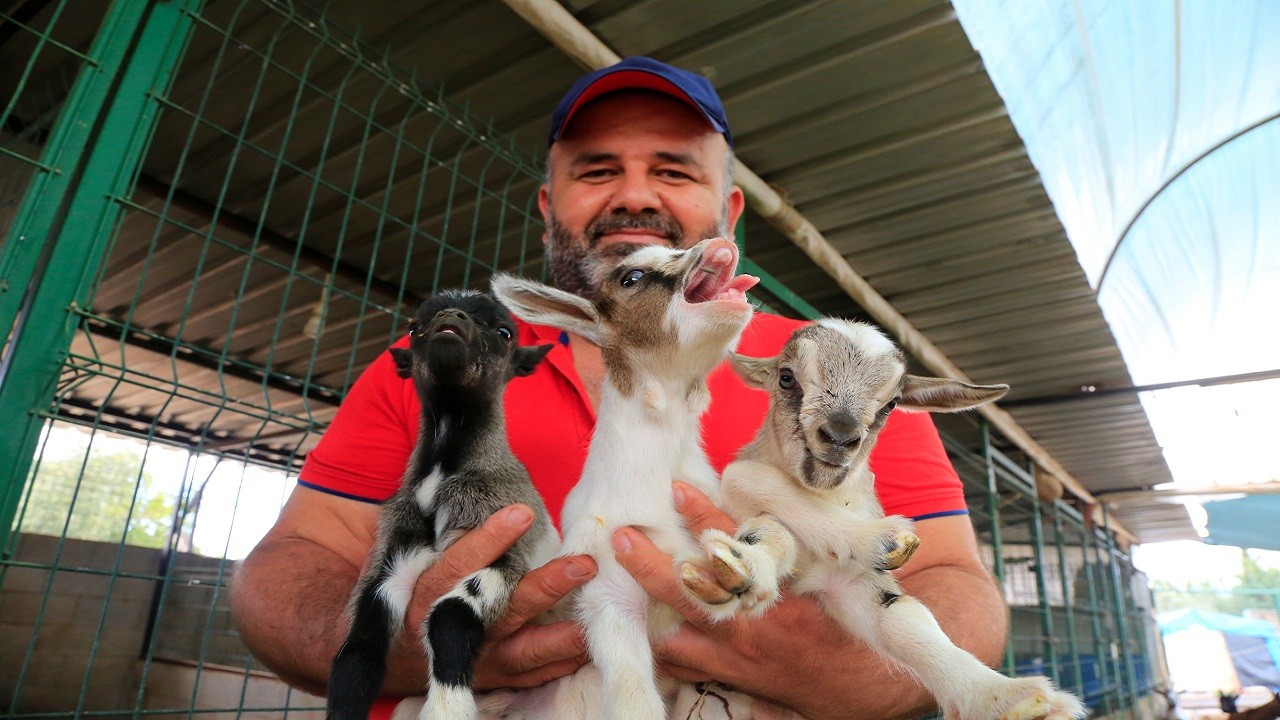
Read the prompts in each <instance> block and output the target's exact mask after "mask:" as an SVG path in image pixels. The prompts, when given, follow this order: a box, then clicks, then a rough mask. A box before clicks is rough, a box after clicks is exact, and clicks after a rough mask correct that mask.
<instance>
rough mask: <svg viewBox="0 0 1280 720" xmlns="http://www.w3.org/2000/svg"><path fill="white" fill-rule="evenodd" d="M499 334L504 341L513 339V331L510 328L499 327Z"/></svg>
mask: <svg viewBox="0 0 1280 720" xmlns="http://www.w3.org/2000/svg"><path fill="white" fill-rule="evenodd" d="M497 332H498V337H500V338H502V339H503V340H510V339H511V329H510V328H505V327H499V328H498V331H497Z"/></svg>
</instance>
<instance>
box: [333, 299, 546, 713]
mask: <svg viewBox="0 0 1280 720" xmlns="http://www.w3.org/2000/svg"><path fill="white" fill-rule="evenodd" d="M409 336H410V341H409V348H408V349H400V348H392V349H391V354H392V356H393V357H394V360H395V364H396V371H397V372H398V373H399V374H400V376H401V377H403V378H406V379H412V380H413V383H414V385H415V386H416V387H417V390H418V396H419V398H421V400H422V418H421V422H420V425H419V430H418V440H417V443H416V444H415V445H414V448H413V454H412V455H411V457H410V459H409V465H408V468H407V469H406V471H405V476H404V483H403V484H402V485H401V487H400V490H399V491H398V492H397V493H396V494H395V495H394V496H392V498H391V499H390V500H388V501H387V504H386V505H385V506H383V508H382V514H381V516H380V520H379V526H378V535H377V542H376V543H375V545H374V548H373V552H372V555H371V557H370V560H369V566H368V568H367V569H366V570H365V571H364V573H363V574H362V575H361V576H360V581H359V583H358V584H357V585H356V587H355V590H354V592H353V593H352V595H351V603H350V606H349V610H348V611H349V614H350V617H351V629H350V631H349V632H348V634H347V639H346V642H345V643H344V644H343V645H342V649H341V650H339V651H338V655H337V657H335V658H334V660H333V667H332V669H331V671H330V675H329V698H328V701H329V702H328V715H327V717H328V718H329V720H365V719H366V718H367V717H368V716H369V708H370V706H371V705H372V703H373V701H374V698H375V697H376V696H377V694H378V690H379V688H380V686H381V685H382V680H383V677H384V676H385V674H386V655H387V651H388V650H389V649H390V647H391V643H392V642H393V641H394V639H395V637H396V635H398V634H399V632H400V629H401V627H402V625H403V623H404V615H405V609H406V608H407V607H408V605H409V600H410V598H411V597H412V595H413V588H414V584H415V583H416V582H417V580H418V576H419V575H421V574H422V572H423V571H424V570H426V569H427V568H428V567H430V566H431V564H432V563H434V562H435V561H436V559H437V558H439V557H440V553H442V552H443V551H444V550H445V548H447V547H448V546H449V545H450V544H451V543H453V542H454V541H455V540H457V539H458V538H459V537H460V536H462V535H463V534H464V533H465V532H466V531H468V530H471V529H472V528H475V527H477V526H478V525H480V524H481V523H483V522H484V521H485V520H486V519H487V518H488V517H489V516H490V515H492V514H493V513H494V512H496V511H497V510H499V509H501V508H503V507H505V506H507V505H511V504H513V503H524V504H525V505H527V506H529V507H530V508H531V509H532V510H533V512H534V521H533V526H532V527H531V528H530V529H529V531H528V532H527V533H525V534H524V536H523V537H521V538H520V540H518V541H517V542H516V544H515V545H514V546H513V547H512V548H511V549H510V550H508V551H507V552H506V553H505V554H504V555H503V556H502V557H500V558H498V560H497V561H496V562H494V563H493V565H491V566H489V567H488V568H485V569H483V570H480V571H479V572H476V573H474V574H472V575H471V576H470V577H468V578H467V579H466V580H464V581H463V582H461V583H459V585H458V586H457V587H455V588H454V589H453V590H451V591H450V592H449V593H447V594H445V595H444V596H443V597H441V598H440V599H439V600H437V601H436V603H435V605H434V606H433V607H432V608H431V613H430V615H429V616H428V617H427V619H426V621H425V622H424V623H423V627H422V628H421V629H420V632H421V638H422V645H423V647H424V648H426V649H427V651H428V655H429V658H430V661H431V680H430V685H429V687H428V691H427V702H426V705H425V706H424V707H423V710H422V715H421V717H422V718H424V719H425V718H427V717H430V718H433V719H434V720H463V719H464V718H467V719H469V718H474V717H475V716H476V714H477V710H476V703H475V698H474V696H473V694H472V691H471V687H470V685H471V678H472V667H473V665H474V663H475V660H476V655H477V653H479V651H480V646H481V644H482V643H483V641H484V635H485V631H486V629H487V628H488V627H490V626H491V625H492V623H493V622H494V621H495V620H497V619H498V618H499V617H501V616H502V614H503V612H504V611H505V609H506V606H507V601H508V600H509V599H510V597H511V592H512V590H513V589H514V588H515V586H516V583H517V582H519V580H520V578H521V577H522V576H523V575H524V573H525V572H526V571H528V570H529V569H531V568H534V567H537V566H539V565H541V564H543V563H545V562H546V561H547V560H549V559H551V558H552V557H553V556H554V555H555V552H556V550H557V548H558V546H559V542H558V538H557V537H556V532H555V529H554V528H553V527H552V525H551V520H550V519H549V517H548V515H547V511H546V508H545V507H544V506H543V504H542V499H541V497H539V495H538V493H537V491H536V490H534V487H533V484H532V483H531V482H530V480H529V474H528V472H526V470H525V468H524V466H523V465H521V464H520V461H519V460H517V459H516V457H515V455H513V454H512V452H511V448H510V447H509V446H508V445H507V431H506V424H505V421H504V419H503V411H502V394H503V389H504V388H505V387H506V384H507V381H508V380H510V379H511V378H512V377H514V376H516V375H528V374H529V373H531V372H533V369H534V367H535V366H536V365H537V364H538V362H539V361H541V360H542V358H543V357H544V356H546V354H547V352H548V351H549V350H550V349H551V346H550V345H540V346H536V347H521V346H520V345H518V344H517V343H516V340H515V325H514V324H513V322H512V319H511V314H510V313H508V312H507V311H506V310H505V309H504V308H503V307H502V306H501V305H499V304H498V303H497V302H495V301H494V299H493V298H492V297H490V296H488V295H483V294H481V293H476V292H459V291H445V292H443V293H440V294H438V295H435V296H433V297H431V298H430V299H428V300H427V301H426V302H424V303H423V304H422V307H420V308H419V309H418V311H417V313H416V314H415V315H414V320H413V323H412V324H410V326H409Z"/></svg>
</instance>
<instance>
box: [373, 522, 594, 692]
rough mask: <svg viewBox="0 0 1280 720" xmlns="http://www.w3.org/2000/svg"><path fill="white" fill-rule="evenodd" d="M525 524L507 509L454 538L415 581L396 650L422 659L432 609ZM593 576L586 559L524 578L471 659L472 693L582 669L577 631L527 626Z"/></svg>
mask: <svg viewBox="0 0 1280 720" xmlns="http://www.w3.org/2000/svg"><path fill="white" fill-rule="evenodd" d="M532 524H533V513H532V512H531V511H530V510H529V508H527V507H525V506H523V505H512V506H510V507H507V508H504V509H502V510H499V511H498V512H496V513H494V514H493V516H492V517H490V518H489V519H488V520H486V521H485V522H484V524H483V525H481V526H480V527H478V528H476V529H474V530H472V531H470V532H468V533H467V534H466V535H463V536H462V537H460V538H458V540H457V541H456V542H454V543H453V544H452V545H450V546H449V547H448V548H447V549H446V550H445V551H444V552H443V553H441V555H440V557H439V559H437V560H436V562H435V563H433V564H432V565H431V567H429V568H427V569H426V571H424V572H423V573H422V575H420V576H419V577H418V583H417V585H416V586H415V588H414V592H413V600H412V602H410V604H409V608H408V610H407V611H406V613H405V630H404V632H403V633H402V635H401V640H400V643H399V644H400V645H407V646H409V647H408V649H411V650H412V651H414V652H416V653H417V654H418V656H419V657H423V658H425V651H424V650H423V648H422V645H421V643H420V641H419V638H418V634H419V633H418V629H419V628H421V627H422V622H423V621H424V620H425V618H426V617H427V615H428V614H429V613H430V612H431V606H432V605H434V604H435V602H436V600H438V599H439V598H440V597H441V596H443V595H444V594H445V593H448V592H449V591H450V590H452V589H453V588H455V587H457V585H458V583H460V582H462V581H463V580H466V579H467V577H468V576H470V575H471V574H472V573H474V572H476V571H478V570H482V569H484V568H486V567H488V566H490V565H492V564H493V563H494V561H496V560H497V559H498V558H499V557H501V556H502V554H503V553H505V552H506V551H507V550H509V549H510V548H511V546H512V545H514V544H515V542H516V541H517V540H519V539H520V537H521V536H522V535H524V534H525V532H527V531H528V530H529V527H530V526H531V525H532ZM595 572H596V565H595V561H594V560H592V559H591V558H590V557H587V556H573V557H562V558H555V559H553V560H552V561H551V562H549V563H547V564H546V565H544V566H542V567H540V568H535V569H533V570H531V571H530V572H529V573H527V574H526V575H525V576H524V578H522V579H521V581H520V583H519V584H518V585H517V586H516V589H515V592H514V593H512V596H511V601H510V604H509V606H508V608H507V612H506V614H505V615H504V616H503V617H502V618H501V619H500V620H499V621H498V623H497V625H495V626H494V627H493V629H492V630H491V631H490V632H489V634H488V639H487V640H486V642H485V646H484V648H483V649H482V650H481V652H480V657H478V658H477V659H476V666H475V686H476V688H477V689H481V690H492V689H495V688H501V687H517V688H528V687H537V686H538V685H541V684H543V683H546V682H549V681H551V680H554V679H556V678H559V677H563V676H565V675H568V674H570V673H572V672H574V671H575V670H577V669H578V668H579V667H581V666H582V665H583V663H585V662H586V645H585V642H584V640H583V637H582V631H581V628H580V627H579V626H578V625H577V624H576V623H572V622H557V623H552V624H550V625H531V624H529V622H530V621H531V620H533V619H535V618H537V617H538V616H539V615H541V614H542V613H544V612H546V611H547V610H550V609H551V607H552V606H553V605H555V604H556V602H558V601H559V600H560V599H561V598H563V597H564V596H565V595H568V594H569V593H570V592H572V591H573V590H574V589H575V588H577V587H578V586H579V585H581V584H583V583H585V582H586V581H587V580H589V579H590V578H591V577H592V576H593V575H595ZM422 668H423V672H422V674H421V675H420V677H421V678H422V682H425V680H426V677H427V676H426V671H427V666H426V662H425V660H424V661H423V662H422ZM387 689H388V690H390V689H391V688H387ZM418 692H421V690H420V689H419V690H418Z"/></svg>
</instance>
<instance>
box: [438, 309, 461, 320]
mask: <svg viewBox="0 0 1280 720" xmlns="http://www.w3.org/2000/svg"><path fill="white" fill-rule="evenodd" d="M436 317H437V318H446V317H455V318H458V319H459V320H466V319H467V314H466V313H465V312H463V311H462V310H459V309H457V308H445V309H443V310H441V311H440V312H438V313H436Z"/></svg>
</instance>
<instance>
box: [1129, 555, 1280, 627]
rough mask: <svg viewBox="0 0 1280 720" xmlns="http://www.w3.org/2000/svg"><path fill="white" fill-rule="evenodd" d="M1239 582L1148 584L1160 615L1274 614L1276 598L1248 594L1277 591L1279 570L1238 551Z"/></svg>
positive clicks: (1160, 581) (1270, 595)
mask: <svg viewBox="0 0 1280 720" xmlns="http://www.w3.org/2000/svg"><path fill="white" fill-rule="evenodd" d="M1240 555H1241V557H1240V565H1241V570H1240V575H1239V581H1238V582H1236V583H1233V584H1232V585H1231V586H1230V587H1223V586H1222V585H1219V584H1214V583H1211V582H1209V581H1202V582H1198V583H1189V584H1188V585H1186V586H1178V585H1175V584H1173V583H1171V582H1168V581H1166V580H1156V581H1155V582H1153V583H1151V590H1152V591H1153V592H1154V593H1155V596H1156V603H1157V606H1158V609H1159V611H1160V612H1167V611H1169V610H1183V609H1186V608H1195V609H1197V610H1212V611H1214V612H1220V613H1227V614H1228V615H1240V614H1242V613H1243V612H1244V611H1245V610H1246V609H1251V608H1253V609H1262V610H1276V609H1277V602H1280V596H1276V595H1273V594H1270V593H1251V592H1248V591H1249V590H1275V591H1280V570H1276V569H1271V568H1265V567H1263V566H1262V565H1260V564H1259V563H1258V561H1257V560H1255V559H1254V558H1253V557H1252V556H1250V555H1249V553H1248V552H1246V551H1244V550H1241V551H1240Z"/></svg>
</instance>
